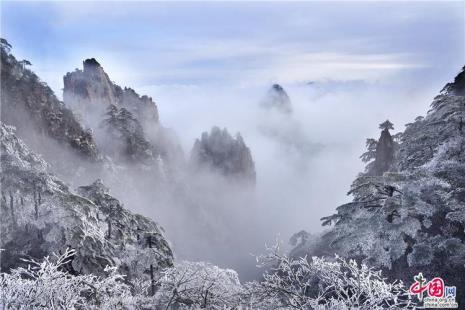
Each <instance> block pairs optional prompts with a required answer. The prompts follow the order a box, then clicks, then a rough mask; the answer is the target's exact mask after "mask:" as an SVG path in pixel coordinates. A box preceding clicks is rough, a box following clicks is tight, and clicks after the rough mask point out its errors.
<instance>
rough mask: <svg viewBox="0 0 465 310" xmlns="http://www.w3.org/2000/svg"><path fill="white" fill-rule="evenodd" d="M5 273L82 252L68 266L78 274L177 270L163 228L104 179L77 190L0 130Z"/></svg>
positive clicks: (138, 274) (11, 133) (0, 244)
mask: <svg viewBox="0 0 465 310" xmlns="http://www.w3.org/2000/svg"><path fill="white" fill-rule="evenodd" d="M0 142H1V153H2V156H1V168H2V174H1V184H2V197H1V207H0V210H1V216H0V230H1V236H2V238H1V240H0V248H2V252H1V269H2V271H6V270H9V268H12V267H15V266H17V265H18V264H21V260H20V259H19V258H26V257H33V258H37V259H40V258H42V257H43V256H45V255H50V254H51V253H53V252H55V253H60V252H61V251H63V250H64V249H65V248H67V247H71V248H73V249H75V250H76V255H75V256H74V257H73V259H72V261H71V263H70V264H69V267H68V268H69V270H70V272H72V273H74V274H81V273H83V274H88V273H92V274H97V275H98V274H102V273H103V271H104V268H105V266H106V265H112V266H117V267H118V268H119V269H120V271H121V272H123V273H124V274H126V275H127V276H128V277H129V278H133V277H148V276H149V274H150V270H153V269H157V268H163V267H166V266H171V265H172V261H173V255H172V252H171V249H170V246H169V244H168V242H167V241H166V239H165V238H164V236H163V231H162V229H161V228H160V227H159V226H158V225H157V224H156V223H154V222H153V221H151V220H150V219H148V218H145V217H143V216H141V215H136V214H132V213H131V212H129V211H128V210H126V209H125V208H124V207H123V205H122V204H121V203H120V202H119V201H118V200H117V199H116V198H114V197H112V196H111V195H110V194H109V190H108V188H106V187H105V186H104V185H103V184H102V182H101V181H96V182H95V183H93V184H91V185H89V186H83V187H80V188H79V189H78V190H77V193H73V192H72V191H71V190H70V189H69V188H68V187H67V185H65V184H64V183H63V182H61V181H60V180H59V179H57V178H56V177H55V176H53V175H51V174H49V173H48V172H47V168H48V165H47V163H46V162H45V161H44V160H43V159H41V158H40V157H39V156H38V155H36V154H34V153H33V152H31V151H30V150H29V149H28V147H27V146H26V145H25V144H24V143H23V142H22V141H21V140H20V139H18V138H17V137H16V136H15V134H14V129H13V128H12V127H8V126H5V125H3V124H2V126H1V136H0Z"/></svg>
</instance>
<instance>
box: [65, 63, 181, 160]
mask: <svg viewBox="0 0 465 310" xmlns="http://www.w3.org/2000/svg"><path fill="white" fill-rule="evenodd" d="M63 82H64V90H63V99H64V102H65V104H66V105H67V106H69V107H71V109H72V110H73V111H75V112H76V113H77V114H78V115H79V116H80V117H81V119H82V122H83V123H84V124H85V125H86V126H87V127H89V128H92V130H93V132H94V135H95V137H96V141H97V144H98V145H99V146H101V148H102V150H103V152H104V153H105V154H106V155H107V156H110V157H112V158H113V159H115V157H116V159H121V160H123V161H129V162H143V163H146V164H147V163H149V162H154V161H156V160H157V159H158V158H162V159H163V160H164V161H165V163H167V164H168V165H171V166H173V165H176V164H175V163H176V162H177V161H183V156H184V155H183V152H182V149H181V147H180V146H179V143H178V140H177V137H176V136H175V135H173V134H172V132H171V131H170V130H168V129H167V128H164V127H163V126H162V125H161V124H160V121H159V116H158V108H157V105H156V104H155V102H154V101H153V100H152V98H150V97H148V96H145V95H144V96H140V95H139V94H137V93H136V92H135V91H134V90H133V89H131V88H127V87H125V88H122V87H120V86H118V85H116V84H115V83H113V82H112V81H111V80H110V78H109V76H108V74H107V73H106V72H105V71H104V69H103V67H102V66H101V65H100V63H99V62H98V61H97V60H95V59H94V58H90V59H86V60H85V61H84V62H83V70H79V69H76V70H75V71H74V72H70V73H67V74H66V75H65V76H64V77H63ZM108 134H110V135H108ZM115 154H116V155H115Z"/></svg>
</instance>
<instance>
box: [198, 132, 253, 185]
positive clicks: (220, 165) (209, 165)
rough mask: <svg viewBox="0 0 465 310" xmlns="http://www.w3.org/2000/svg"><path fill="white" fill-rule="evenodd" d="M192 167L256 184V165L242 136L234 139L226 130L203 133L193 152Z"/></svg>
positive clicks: (238, 135)
mask: <svg viewBox="0 0 465 310" xmlns="http://www.w3.org/2000/svg"><path fill="white" fill-rule="evenodd" d="M191 165H193V166H195V167H200V168H205V169H209V170H212V171H214V172H217V173H219V174H220V175H223V176H225V177H227V178H233V179H238V180H247V181H251V182H253V183H255V178H256V175H255V164H254V162H253V159H252V155H251V153H250V149H249V148H248V147H247V145H246V144H245V142H244V140H243V139H242V136H241V135H240V134H237V135H236V137H235V138H233V137H232V136H231V135H230V134H229V132H228V131H227V130H226V129H223V130H221V129H220V128H218V127H213V128H212V130H211V131H210V133H207V132H204V133H202V137H201V138H200V139H197V140H196V141H195V143H194V147H193V148H192V152H191Z"/></svg>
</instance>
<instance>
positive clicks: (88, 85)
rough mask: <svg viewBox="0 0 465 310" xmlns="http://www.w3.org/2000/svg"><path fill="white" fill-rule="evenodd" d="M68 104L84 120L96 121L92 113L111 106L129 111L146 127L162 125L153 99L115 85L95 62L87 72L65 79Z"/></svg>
mask: <svg viewBox="0 0 465 310" xmlns="http://www.w3.org/2000/svg"><path fill="white" fill-rule="evenodd" d="M63 83H64V89H63V100H64V102H65V103H66V104H67V105H69V106H70V107H72V108H73V110H75V111H78V112H79V113H80V114H81V115H82V116H83V119H92V116H91V115H89V114H90V113H92V112H94V111H95V110H99V109H101V110H106V109H107V108H108V106H109V105H115V106H118V107H120V108H126V109H127V110H129V111H130V112H131V113H133V114H134V115H135V116H136V117H137V118H138V119H139V120H140V121H141V122H142V123H145V122H153V123H158V121H159V120H158V109H157V106H156V104H155V102H153V100H152V98H150V97H147V96H139V95H138V94H137V93H136V92H135V91H134V90H133V89H131V88H124V89H123V88H121V87H120V86H118V85H116V84H114V83H113V82H112V81H111V80H110V78H109V77H108V75H107V74H106V73H105V71H104V70H103V68H102V66H101V65H100V63H99V62H98V61H97V60H95V59H94V58H90V59H86V60H84V62H83V70H78V69H76V71H74V72H70V73H67V74H66V75H65V76H64V77H63Z"/></svg>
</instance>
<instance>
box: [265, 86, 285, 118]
mask: <svg viewBox="0 0 465 310" xmlns="http://www.w3.org/2000/svg"><path fill="white" fill-rule="evenodd" d="M261 106H262V107H264V108H265V109H268V110H274V109H276V110H278V111H279V112H282V113H286V114H290V113H292V106H291V100H290V98H289V96H288V94H287V93H286V91H285V90H284V88H283V87H282V86H281V85H279V84H273V85H272V86H271V88H270V89H269V90H268V93H267V94H266V97H265V99H264V100H263V101H262V103H261Z"/></svg>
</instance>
